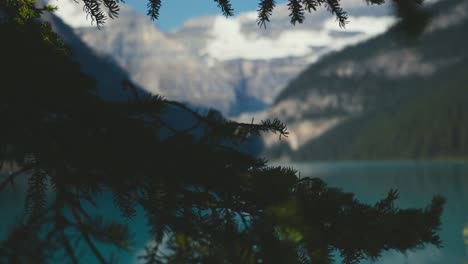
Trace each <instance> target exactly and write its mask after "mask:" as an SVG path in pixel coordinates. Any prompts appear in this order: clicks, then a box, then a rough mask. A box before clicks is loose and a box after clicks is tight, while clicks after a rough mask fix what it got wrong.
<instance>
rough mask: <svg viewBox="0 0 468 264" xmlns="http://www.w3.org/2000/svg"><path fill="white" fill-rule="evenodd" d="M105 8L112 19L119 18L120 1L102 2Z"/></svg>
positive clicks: (108, 0)
mask: <svg viewBox="0 0 468 264" xmlns="http://www.w3.org/2000/svg"><path fill="white" fill-rule="evenodd" d="M102 2H103V4H104V6H105V7H106V8H107V10H108V15H109V17H110V18H112V19H113V18H117V17H118V16H119V11H120V7H119V4H118V0H102Z"/></svg>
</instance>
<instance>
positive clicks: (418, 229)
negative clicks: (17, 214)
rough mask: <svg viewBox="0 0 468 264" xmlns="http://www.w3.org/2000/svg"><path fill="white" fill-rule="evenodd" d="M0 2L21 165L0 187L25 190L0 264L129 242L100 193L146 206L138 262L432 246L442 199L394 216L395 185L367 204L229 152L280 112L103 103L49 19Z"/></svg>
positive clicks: (10, 139) (7, 107)
mask: <svg viewBox="0 0 468 264" xmlns="http://www.w3.org/2000/svg"><path fill="white" fill-rule="evenodd" d="M1 3H2V5H1V6H0V10H1V11H2V12H3V11H4V14H5V16H4V18H5V19H4V20H2V21H1V22H0V36H8V37H5V38H3V39H2V42H1V44H0V45H1V46H0V57H1V58H2V62H1V65H2V77H1V84H2V85H1V88H0V120H1V122H2V129H0V162H1V164H4V163H10V164H14V165H15V166H16V167H17V168H18V170H17V171H16V172H13V173H12V174H10V175H7V177H6V178H5V179H3V180H2V182H0V191H4V190H5V189H6V188H10V183H14V180H15V179H17V178H18V177H25V178H28V179H29V183H28V186H29V187H28V190H27V194H26V196H27V199H26V205H25V207H26V209H27V210H26V211H25V215H24V217H22V218H21V219H20V221H18V222H17V225H16V226H15V227H14V228H12V229H11V230H10V233H9V235H8V237H7V238H6V239H5V240H2V241H0V263H48V262H50V261H52V260H54V259H58V260H60V261H61V262H63V261H64V260H68V261H71V262H72V263H79V262H80V256H79V254H78V252H77V250H76V249H77V248H79V247H78V246H77V245H81V244H83V245H86V246H87V248H88V249H89V251H90V252H91V253H92V255H94V257H95V258H96V260H98V261H99V262H100V263H110V262H112V261H111V260H108V259H107V258H105V257H104V256H103V254H102V253H101V252H100V249H99V245H101V244H105V245H113V246H116V247H117V248H121V249H127V248H128V247H129V246H130V245H131V236H130V233H131V232H130V230H129V228H128V227H127V226H126V225H125V224H122V223H120V221H118V220H119V219H106V218H105V217H104V216H103V215H102V214H100V213H94V214H92V213H90V212H89V210H87V209H86V208H90V207H93V206H97V201H96V197H98V196H99V195H100V194H102V193H105V192H107V193H112V194H113V197H114V205H115V207H117V208H119V209H120V211H121V213H122V219H125V218H131V217H133V216H135V214H136V213H137V212H138V211H139V209H141V211H142V212H143V213H144V214H145V216H146V218H147V221H148V232H149V233H150V235H151V237H152V239H153V243H152V244H151V245H148V247H147V248H146V254H145V255H144V256H142V259H143V260H145V261H146V262H147V263H168V262H169V263H311V262H313V263H330V262H331V259H332V254H333V253H334V252H338V253H339V254H340V255H341V256H342V257H343V259H344V261H345V262H346V263H356V262H358V261H359V260H361V259H363V258H366V257H371V258H376V257H378V256H380V254H381V253H382V251H383V250H388V249H396V250H399V251H405V250H408V249H414V248H417V247H420V246H422V245H424V244H426V243H430V244H434V245H437V246H439V245H440V243H441V241H440V240H439V237H438V236H437V234H436V233H435V232H436V231H437V230H438V228H439V226H440V215H441V212H442V205H443V199H442V198H440V197H436V198H434V199H433V201H432V203H431V204H430V205H429V206H428V207H427V208H425V209H404V210H403V209H398V208H396V207H394V205H393V202H394V200H395V199H396V198H397V194H396V193H395V192H393V191H391V192H390V193H389V194H388V196H387V197H386V198H384V199H383V200H382V201H380V202H378V203H376V204H375V205H365V204H362V203H360V202H358V201H357V200H356V199H355V198H354V196H353V195H352V194H349V193H344V192H342V191H341V190H339V189H335V188H330V187H328V186H326V185H325V184H324V183H323V182H322V181H321V180H319V179H310V178H302V179H300V178H298V176H297V173H296V171H295V170H294V169H291V168H283V167H269V166H267V165H266V162H265V161H264V160H261V159H256V158H253V157H251V156H250V155H248V154H245V153H242V152H240V151H238V150H237V148H235V146H236V145H237V144H242V143H243V142H245V140H246V139H247V138H248V135H249V134H255V133H260V132H262V131H266V132H276V133H278V134H279V135H282V136H287V131H286V127H285V126H284V125H283V124H281V123H280V122H279V121H278V120H273V121H264V122H261V123H260V124H240V123H235V122H231V121H228V120H225V119H224V118H222V117H221V116H219V115H216V114H214V112H213V111H211V112H209V113H208V114H207V115H202V114H200V113H197V112H195V111H193V110H191V109H189V108H187V107H186V106H184V105H182V104H180V103H177V102H173V101H169V100H165V99H163V98H161V97H158V96H143V95H141V94H138V93H135V96H134V98H133V99H130V100H129V101H128V102H126V103H111V102H106V101H104V100H102V99H101V98H99V97H97V96H96V95H95V89H94V86H95V82H94V80H93V79H92V78H90V77H89V76H87V75H85V74H83V73H82V72H81V71H80V69H79V66H78V65H77V64H76V63H75V62H73V61H71V60H70V57H69V55H68V53H67V49H66V48H64V47H63V45H61V44H60V41H59V40H58V39H57V37H56V35H55V34H54V33H52V32H51V31H50V27H48V25H47V24H43V23H40V22H37V19H36V18H37V17H38V16H39V15H40V13H41V12H42V11H41V10H40V9H36V8H35V7H34V2H33V1H29V0H28V1H19V2H15V3H14V4H13V5H10V4H5V3H4V2H1ZM22 9H26V10H29V12H23V11H22ZM125 84H126V87H127V88H130V89H132V85H131V84H130V83H128V82H125ZM171 109H179V110H182V111H185V112H186V113H188V114H189V115H192V116H193V118H194V119H195V120H196V121H195V124H194V125H193V126H190V127H189V128H188V129H184V130H178V129H174V128H173V127H172V126H171V125H170V120H169V121H168V120H164V118H162V113H164V112H165V111H170V110H171ZM197 128H203V131H204V132H203V135H199V134H196V133H193V131H194V130H195V129H197ZM162 130H169V131H170V133H169V135H168V136H161V131H162ZM246 135H247V137H246ZM120 220H121V219H120ZM402 234H404V235H402ZM163 246H164V247H165V248H166V250H161V247H163Z"/></svg>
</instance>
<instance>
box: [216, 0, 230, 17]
mask: <svg viewBox="0 0 468 264" xmlns="http://www.w3.org/2000/svg"><path fill="white" fill-rule="evenodd" d="M214 1H215V2H216V3H218V7H219V8H221V11H222V12H223V15H224V16H226V17H230V16H233V15H234V9H233V8H232V5H231V1H230V0H214Z"/></svg>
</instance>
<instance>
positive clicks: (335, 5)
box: [326, 0, 349, 28]
mask: <svg viewBox="0 0 468 264" xmlns="http://www.w3.org/2000/svg"><path fill="white" fill-rule="evenodd" d="M326 3H327V9H328V11H329V12H331V13H332V14H334V15H335V16H336V20H338V24H339V25H340V27H342V28H344V27H345V26H346V24H348V22H349V21H348V14H346V12H345V11H343V8H341V6H340V2H339V0H326Z"/></svg>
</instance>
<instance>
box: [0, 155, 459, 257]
mask: <svg viewBox="0 0 468 264" xmlns="http://www.w3.org/2000/svg"><path fill="white" fill-rule="evenodd" d="M286 165H287V166H292V167H295V168H296V169H298V170H299V172H300V175H301V176H302V177H305V176H311V177H319V178H322V179H323V180H325V182H327V183H328V184H329V185H330V186H334V187H339V188H341V189H342V190H344V191H346V192H353V193H355V194H356V197H357V198H358V199H359V200H360V201H363V202H366V203H370V204H373V203H375V202H376V201H378V200H379V199H381V198H383V197H384V196H385V195H386V194H387V192H388V191H389V190H390V189H397V190H398V191H399V193H400V198H399V199H398V201H397V205H398V206H400V207H402V208H406V207H425V206H427V205H428V204H429V202H430V201H431V198H432V197H433V196H434V195H436V194H441V195H443V196H444V197H445V198H446V200H447V203H446V206H445V208H444V213H443V217H442V223H443V226H442V230H440V232H439V234H440V236H441V238H442V241H443V248H435V247H433V246H427V247H425V248H424V249H420V250H416V251H411V252H407V253H406V254H400V253H397V252H387V253H385V254H384V256H383V257H382V258H381V259H379V260H377V261H376V262H374V263H380V264H398V263H402V264H434V263H440V264H457V263H460V264H464V263H468V254H467V249H468V245H467V244H466V243H465V241H464V239H465V238H464V234H463V230H464V228H465V225H467V224H468V163H461V162H460V163H457V162H453V163H446V162H358V163H300V164H286ZM24 189H25V182H22V183H21V182H18V184H17V186H16V187H15V188H13V189H11V188H10V189H9V191H7V192H3V193H0V210H1V211H0V216H1V218H0V235H1V237H3V236H4V234H5V232H6V231H7V229H8V226H10V224H11V223H12V221H14V218H12V216H14V215H15V214H17V213H18V212H20V211H21V208H22V206H23V203H24V200H23V199H22V197H23V196H24ZM111 200H112V199H111V197H108V198H104V199H103V200H102V201H103V205H104V208H106V207H107V208H111V206H106V205H105V204H109V205H110V203H111ZM104 211H106V209H104ZM100 212H103V211H102V210H101V211H100ZM107 215H108V216H109V215H117V214H116V212H111V211H109V213H108V214H107ZM129 224H130V225H131V226H132V229H133V230H134V231H135V235H136V237H135V240H136V241H135V242H137V243H136V244H137V245H136V247H135V250H134V251H133V252H128V253H124V254H119V255H120V261H119V263H131V264H133V263H137V261H135V260H136V258H135V256H136V255H138V254H139V253H141V251H139V250H138V248H139V247H142V246H143V245H144V244H145V243H146V242H147V240H148V238H147V237H146V235H145V233H146V228H145V225H144V220H143V219H142V218H137V219H134V220H132V221H130V222H129ZM465 236H466V239H467V240H468V225H467V230H466V235H465ZM138 252H139V253H138ZM108 254H110V251H108V252H107V254H106V255H107V256H108ZM82 260H85V262H83V263H95V262H94V261H91V260H90V259H88V258H87V257H84V258H83V259H82ZM364 263H370V261H366V262H364Z"/></svg>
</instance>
